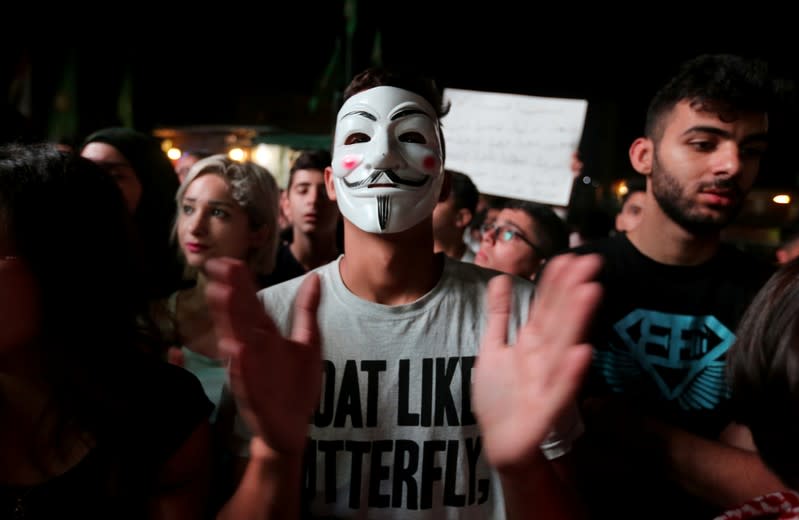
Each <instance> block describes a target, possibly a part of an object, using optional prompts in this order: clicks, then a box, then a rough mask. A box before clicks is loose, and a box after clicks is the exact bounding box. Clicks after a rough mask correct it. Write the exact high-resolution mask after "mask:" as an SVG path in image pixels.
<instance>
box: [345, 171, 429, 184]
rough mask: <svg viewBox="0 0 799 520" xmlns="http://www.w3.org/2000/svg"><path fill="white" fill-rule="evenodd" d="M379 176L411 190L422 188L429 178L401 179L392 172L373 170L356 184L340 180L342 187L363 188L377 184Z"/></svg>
mask: <svg viewBox="0 0 799 520" xmlns="http://www.w3.org/2000/svg"><path fill="white" fill-rule="evenodd" d="M381 175H385V176H386V177H388V178H389V179H390V180H391V181H392V182H393V183H394V184H400V185H403V186H411V187H413V188H418V187H419V186H424V185H425V184H426V183H427V182H428V181H429V180H430V177H429V176H425V177H424V178H423V179H419V180H410V179H403V178H402V177H400V176H399V175H397V173H396V172H395V171H394V170H375V171H374V172H372V173H371V174H370V175H369V176H368V177H366V178H365V179H361V180H360V181H356V182H347V179H346V178H344V179H341V180H342V181H343V182H344V185H345V186H347V187H348V188H363V187H364V186H368V185H370V184H375V183H376V182H377V179H379V178H380V176H381Z"/></svg>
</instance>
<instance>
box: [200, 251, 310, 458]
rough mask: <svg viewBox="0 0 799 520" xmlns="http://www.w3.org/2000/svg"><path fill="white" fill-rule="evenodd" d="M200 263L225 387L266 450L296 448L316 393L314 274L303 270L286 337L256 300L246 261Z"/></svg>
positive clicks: (289, 451) (301, 443)
mask: <svg viewBox="0 0 799 520" xmlns="http://www.w3.org/2000/svg"><path fill="white" fill-rule="evenodd" d="M205 269H206V273H207V275H208V278H209V283H208V286H207V288H206V298H207V299H208V305H209V307H210V309H211V317H212V319H213V321H214V329H215V332H216V334H217V338H218V341H219V347H220V350H221V352H222V353H223V354H226V355H228V356H229V357H230V369H229V374H230V386H231V390H232V392H233V394H234V395H235V396H236V400H237V403H238V406H239V411H240V413H241V414H242V416H243V417H244V418H245V419H246V420H247V422H248V425H249V426H250V428H252V429H253V431H254V432H256V433H257V434H259V435H261V436H262V437H263V439H264V441H265V442H266V443H267V444H268V445H269V446H270V447H271V448H272V449H273V450H276V451H278V452H282V453H287V454H299V453H302V451H303V450H304V448H305V444H306V434H307V430H308V419H309V417H310V416H311V414H312V413H313V410H314V408H315V407H316V405H317V404H318V401H319V395H320V391H321V380H322V361H321V348H320V339H319V328H318V326H317V322H316V309H317V307H318V305H319V292H320V288H319V277H318V276H317V275H316V274H310V275H308V277H307V279H306V280H305V281H304V282H303V283H302V285H301V287H300V289H299V292H298V295H297V299H296V302H295V309H294V324H293V327H292V331H291V336H290V338H284V337H283V336H282V335H281V334H280V332H279V331H278V329H277V327H276V326H275V324H274V322H273V321H272V319H271V318H270V317H269V316H268V315H267V314H266V312H265V311H264V308H263V305H262V304H261V302H260V301H258V298H257V297H256V295H255V293H256V289H255V285H254V283H253V281H252V274H251V273H250V271H249V270H248V269H247V267H246V265H244V264H243V263H242V262H240V261H238V260H232V259H229V258H219V259H213V260H209V261H208V263H207V264H206V267H205Z"/></svg>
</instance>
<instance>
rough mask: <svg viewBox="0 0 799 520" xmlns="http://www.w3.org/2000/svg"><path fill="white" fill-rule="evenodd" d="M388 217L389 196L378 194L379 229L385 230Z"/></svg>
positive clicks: (389, 213)
mask: <svg viewBox="0 0 799 520" xmlns="http://www.w3.org/2000/svg"><path fill="white" fill-rule="evenodd" d="M389 217H391V197H389V196H388V195H378V197H377V220H378V222H379V224H380V231H385V229H386V226H387V225H388V219H389Z"/></svg>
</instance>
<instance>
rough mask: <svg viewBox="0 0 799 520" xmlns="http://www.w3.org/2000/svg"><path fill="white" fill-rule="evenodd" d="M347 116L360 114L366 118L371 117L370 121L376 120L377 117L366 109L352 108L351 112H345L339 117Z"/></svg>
mask: <svg viewBox="0 0 799 520" xmlns="http://www.w3.org/2000/svg"><path fill="white" fill-rule="evenodd" d="M349 116H361V117H365V118H366V119H371V120H372V121H377V117H375V116H374V114H370V113H369V112H367V111H366V110H353V111H352V112H347V113H346V114H344V115H343V116H342V117H341V119H344V118H345V117H349Z"/></svg>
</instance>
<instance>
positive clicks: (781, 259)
mask: <svg viewBox="0 0 799 520" xmlns="http://www.w3.org/2000/svg"><path fill="white" fill-rule="evenodd" d="M775 254H776V255H777V263H778V264H780V265H782V264H784V263H786V262H788V260H790V258H789V257H788V251H786V250H784V249H777V251H775Z"/></svg>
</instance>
